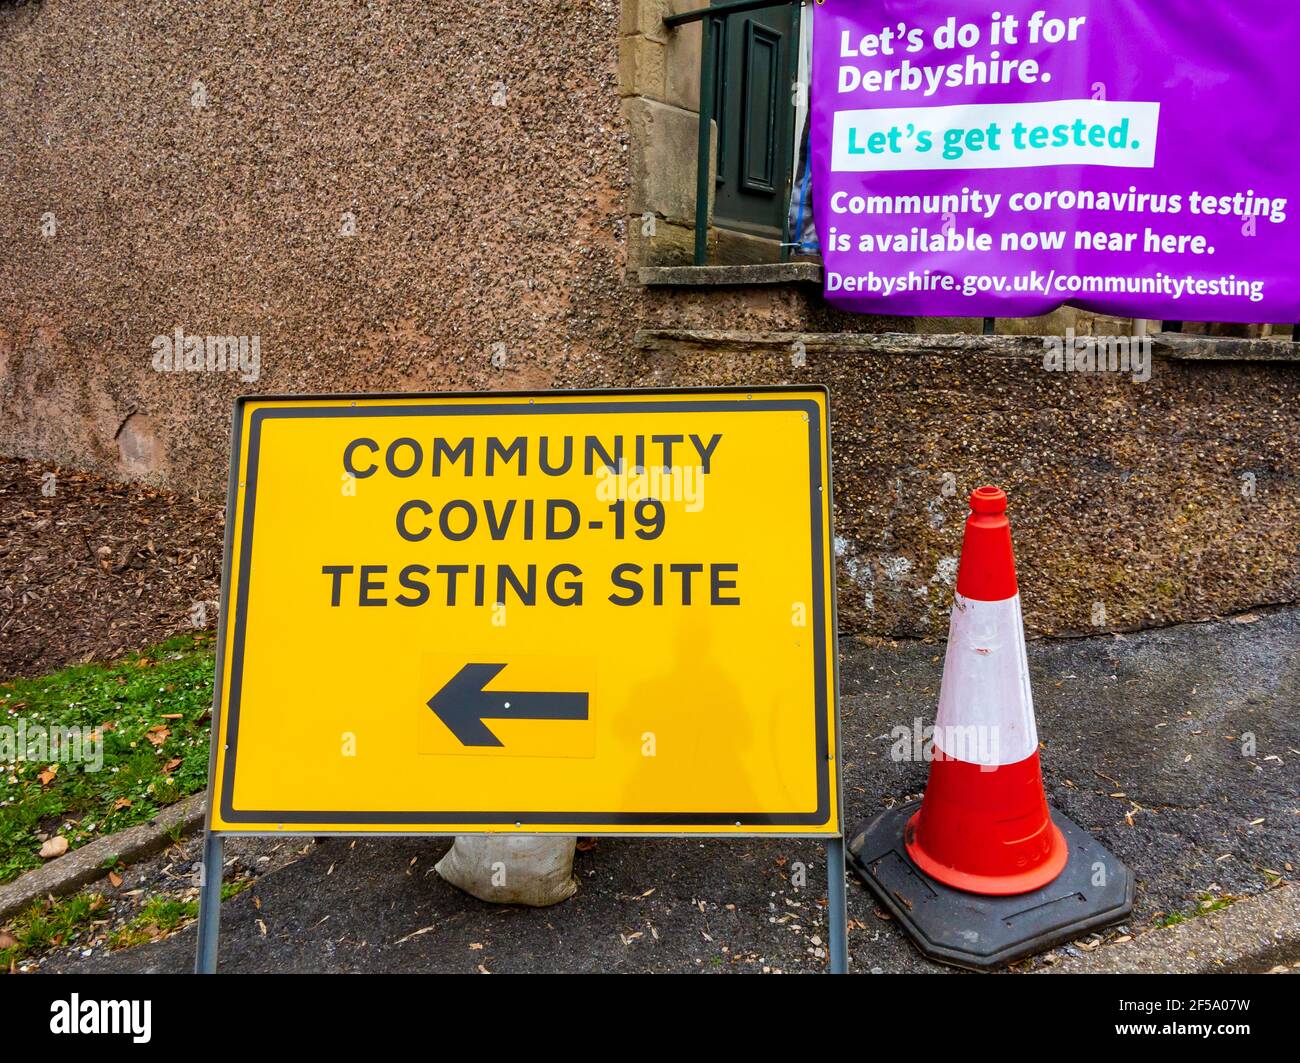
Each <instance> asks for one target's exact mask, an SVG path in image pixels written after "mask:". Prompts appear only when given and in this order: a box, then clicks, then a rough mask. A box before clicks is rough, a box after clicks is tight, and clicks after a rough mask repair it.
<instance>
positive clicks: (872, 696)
mask: <svg viewBox="0 0 1300 1063" xmlns="http://www.w3.org/2000/svg"><path fill="white" fill-rule="evenodd" d="M1298 636H1300V610H1298V609H1294V608H1287V609H1280V610H1273V611H1267V612H1266V611H1260V612H1259V613H1258V614H1253V615H1248V616H1245V617H1238V618H1235V619H1234V620H1232V621H1226V622H1214V623H1205V624H1193V625H1185V626H1182V627H1176V628H1166V629H1161V630H1155V631H1148V632H1143V633H1140V634H1134V635H1129V636H1124V637H1113V636H1106V637H1097V638H1088V639H1074V640H1059V641H1038V642H1034V643H1031V644H1030V648H1029V657H1030V667H1031V672H1032V676H1033V682H1034V696H1035V705H1036V709H1037V715H1038V724H1039V732H1040V738H1041V739H1042V741H1043V743H1044V748H1043V765H1044V772H1045V781H1046V785H1047V791H1048V798H1049V800H1050V801H1051V802H1052V803H1053V804H1054V805H1056V807H1058V808H1059V809H1061V810H1062V811H1063V812H1065V813H1066V814H1067V815H1069V816H1070V817H1072V818H1073V819H1074V820H1075V821H1076V822H1078V823H1080V824H1082V825H1083V826H1084V827H1086V828H1087V829H1089V830H1091V831H1092V832H1093V833H1094V834H1095V835H1096V836H1097V837H1098V838H1099V839H1100V841H1101V842H1102V843H1103V844H1105V845H1107V846H1108V847H1109V848H1110V849H1111V850H1112V851H1113V852H1115V853H1116V855H1118V856H1119V857H1120V858H1121V859H1123V860H1125V861H1127V862H1128V863H1129V865H1130V866H1131V867H1132V868H1133V870H1134V872H1135V874H1136V876H1137V881H1138V890H1137V907H1136V909H1135V911H1134V913H1133V916H1132V918H1131V920H1130V922H1129V923H1128V924H1126V925H1125V926H1123V927H1120V928H1116V929H1112V930H1108V931H1106V932H1105V933H1104V934H1102V935H1096V936H1092V937H1090V938H1089V939H1086V940H1084V941H1082V942H1076V943H1074V944H1072V945H1067V946H1064V947H1063V948H1061V949H1058V950H1055V951H1054V952H1052V953H1049V954H1047V955H1046V956H1045V957H1040V958H1038V959H1036V960H1032V961H1028V962H1027V963H1025V964H1022V965H1021V968H1020V969H1026V970H1033V969H1041V968H1042V967H1043V966H1045V965H1053V964H1058V963H1062V962H1067V961H1069V960H1072V959H1075V958H1077V957H1080V956H1082V955H1086V954H1087V953H1088V952H1089V951H1091V950H1093V949H1095V948H1098V947H1100V948H1101V949H1103V950H1104V949H1108V948H1112V947H1118V946H1113V945H1111V944H1109V943H1110V942H1115V941H1118V940H1121V939H1123V938H1125V937H1129V936H1131V935H1134V934H1139V933H1141V932H1143V931H1145V930H1147V929H1150V928H1152V927H1154V926H1157V925H1158V924H1159V923H1161V922H1163V921H1165V920H1167V919H1168V918H1169V917H1170V916H1171V915H1174V914H1180V915H1190V914H1192V913H1195V912H1196V911H1197V910H1198V909H1199V908H1201V907H1202V905H1203V899H1204V898H1206V897H1211V898H1217V897H1237V896H1244V895H1248V894H1256V893H1260V892H1261V891H1263V890H1265V889H1267V888H1268V887H1270V886H1271V885H1274V884H1275V883H1276V882H1277V880H1278V879H1279V878H1280V879H1283V880H1292V879H1294V877H1295V874H1294V872H1295V865H1296V864H1297V862H1300V844H1298V840H1300V797H1297V791H1298V790H1300V787H1298V785H1297V784H1298V783H1300V712H1297V709H1298V708H1300V637H1298ZM942 652H943V646H942V644H941V643H928V642H904V643H872V644H868V643H865V642H860V641H856V640H844V642H843V643H842V644H841V675H842V685H843V704H842V715H843V740H844V748H845V771H844V776H845V791H846V804H847V807H848V809H849V819H850V826H852V822H853V821H854V820H856V819H858V818H861V817H863V816H866V815H869V814H871V813H873V812H874V811H877V810H879V809H881V808H883V807H886V806H887V805H888V804H890V803H892V802H894V801H897V800H901V799H903V798H904V797H906V796H909V795H914V794H919V793H920V791H921V790H922V789H923V787H924V785H925V778H926V765H925V764H923V763H911V762H897V761H895V760H894V759H892V758H891V756H890V747H891V746H892V745H893V744H894V741H895V739H894V737H892V736H891V731H892V729H893V728H895V727H897V726H911V725H912V721H913V719H914V718H915V717H918V716H919V717H921V718H922V719H923V720H926V721H929V720H932V718H933V715H932V714H933V712H934V705H935V701H936V698H937V693H938V685H939V678H940V669H941V666H942ZM1252 736H1253V743H1254V747H1253V755H1246V754H1247V753H1250V752H1251V748H1250V742H1251V741H1252ZM1243 745H1244V746H1245V752H1243ZM195 844H196V843H195V842H194V841H190V842H188V843H187V848H188V849H189V856H188V857H187V858H185V857H182V856H180V855H178V854H177V853H176V852H175V851H173V852H172V853H171V854H170V857H169V859H171V860H173V861H176V860H180V865H179V866H183V867H185V868H186V869H187V870H188V869H189V865H188V864H186V863H185V859H193V855H194V846H195ZM272 845H278V846H279V848H278V849H275V850H274V853H273V854H272V858H271V859H268V860H265V861H262V862H261V864H260V865H259V862H258V858H259V857H260V856H267V855H268V853H269V852H270V851H271V846H272ZM447 845H448V840H447V839H438V838H429V839H411V838H399V839H377V840H361V839H357V840H351V839H340V838H334V839H325V840H322V841H320V842H318V843H313V842H311V841H310V839H303V840H301V841H294V842H292V843H290V842H289V840H288V839H276V840H275V842H274V843H267V842H265V841H253V840H247V841H245V840H232V841H231V842H230V843H228V847H227V856H228V858H230V857H233V858H235V859H236V860H237V861H238V862H239V864H240V865H242V866H243V868H244V869H245V873H248V869H251V870H252V872H253V873H257V874H258V875H259V877H258V878H257V880H256V883H255V885H254V886H253V887H252V888H251V889H249V890H248V891H246V892H245V893H243V894H241V895H240V896H238V897H236V898H234V899H233V900H231V901H229V902H228V903H227V904H226V905H224V907H223V910H222V925H221V931H222V933H221V963H220V967H221V969H222V970H224V971H326V972H345V971H465V972H474V971H490V972H506V971H700V970H703V971H723V970H745V971H761V970H779V971H786V972H795V971H810V970H819V969H821V968H822V967H823V966H824V963H825V959H824V953H825V949H824V945H825V939H826V927H825V909H824V904H825V865H824V861H823V858H822V854H821V851H820V848H819V846H817V845H815V844H813V843H810V842H805V841H781V840H776V841H749V840H736V841H712V840H708V841H636V840H627V839H600V840H599V841H598V842H597V843H596V844H595V846H594V848H591V849H589V850H588V851H585V852H580V853H579V854H578V857H577V865H576V868H577V875H578V877H579V879H580V882H581V886H580V889H579V892H578V894H577V896H576V897H574V898H573V899H571V900H569V901H567V902H565V903H564V904H562V905H559V906H557V907H554V908H550V909H545V910H528V909H519V908H501V907H495V906H491V905H487V904H483V903H480V902H478V901H475V900H473V899H471V898H468V897H466V896H464V895H462V894H460V893H459V892H457V891H456V890H455V889H453V888H452V887H450V886H448V885H447V884H446V883H444V882H442V881H441V880H440V879H439V878H438V877H437V875H436V874H435V873H434V872H433V865H434V863H435V862H436V860H437V859H438V857H439V856H440V855H441V854H442V852H443V851H444V850H445V849H446V848H447ZM797 863H803V864H805V865H806V866H807V869H808V884H807V887H806V888H803V889H798V888H796V887H795V886H794V885H792V881H791V879H792V875H793V874H794V872H795V871H796V866H795V865H796V864H797ZM268 868H269V870H267V869H268ZM133 871H135V872H136V873H137V877H141V876H143V877H144V878H145V879H146V880H148V879H149V877H150V875H151V874H155V875H156V871H148V870H146V871H140V870H139V869H133ZM131 884H132V880H131V878H130V876H128V883H127V885H128V886H130V885H131ZM182 885H186V883H182ZM119 903H134V901H128V902H120V901H119ZM849 919H850V921H851V922H850V928H851V929H850V951H851V962H852V964H853V969H854V970H856V971H859V972H866V971H876V972H904V971H933V970H942V968H938V967H936V966H934V965H933V964H930V963H929V962H927V961H926V960H924V959H922V958H921V957H920V956H919V954H918V953H917V952H916V951H915V950H914V949H913V948H912V947H911V946H910V945H909V944H908V942H907V940H906V939H905V938H904V937H903V935H902V934H901V932H900V931H899V929H898V928H897V927H896V926H895V925H894V924H893V922H892V921H890V920H888V919H887V918H885V917H884V916H883V913H881V912H880V911H879V910H878V909H877V907H876V905H875V904H874V903H873V902H872V900H871V898H870V897H869V896H868V895H867V893H866V892H865V891H864V890H863V889H862V888H861V887H860V886H859V885H858V883H857V882H856V880H850V883H849ZM193 952H194V930H193V927H192V926H191V927H190V928H188V929H186V930H183V931H181V932H179V933H177V934H175V935H174V936H172V937H170V938H168V939H166V940H163V941H160V942H157V943H154V944H150V945H144V946H140V947H137V948H134V949H129V950H125V951H120V952H113V953H110V952H105V951H103V950H102V949H96V950H95V951H93V952H92V954H91V955H89V956H83V955H81V954H80V951H79V950H65V951H64V952H62V953H60V954H57V955H53V956H50V957H48V958H46V960H45V961H44V963H43V965H42V969H44V970H56V971H72V970H80V971H183V970H188V969H189V968H190V966H191V964H192V962H193ZM1283 958H1284V959H1285V957H1283ZM1297 958H1300V956H1297V957H1291V959H1297Z"/></svg>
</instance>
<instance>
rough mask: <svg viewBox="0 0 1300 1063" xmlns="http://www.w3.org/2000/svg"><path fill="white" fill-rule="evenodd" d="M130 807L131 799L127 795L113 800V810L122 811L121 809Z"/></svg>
mask: <svg viewBox="0 0 1300 1063" xmlns="http://www.w3.org/2000/svg"><path fill="white" fill-rule="evenodd" d="M130 807H131V799H130V798H129V797H119V798H118V799H117V800H116V801H114V802H113V811H114V812H120V811H122V809H124V808H130Z"/></svg>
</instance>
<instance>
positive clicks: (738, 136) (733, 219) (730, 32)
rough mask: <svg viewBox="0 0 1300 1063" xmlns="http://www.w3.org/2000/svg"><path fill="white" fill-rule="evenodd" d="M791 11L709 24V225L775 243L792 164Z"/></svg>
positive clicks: (794, 22)
mask: <svg viewBox="0 0 1300 1063" xmlns="http://www.w3.org/2000/svg"><path fill="white" fill-rule="evenodd" d="M797 12H798V9H797V7H795V6H794V5H785V6H782V7H774V8H769V9H767V10H760V11H753V12H749V13H747V14H744V15H733V16H732V17H731V18H729V19H727V20H726V21H725V30H724V22H723V20H721V19H714V21H713V33H712V38H713V56H714V61H715V63H716V65H715V67H714V69H715V70H717V71H718V77H717V79H716V83H715V85H716V87H715V91H714V95H713V116H714V119H715V121H717V123H718V173H717V193H716V200H715V202H714V209H713V219H714V224H715V225H718V226H721V227H722V228H724V229H735V230H738V231H740V232H744V233H749V234H750V235H753V236H762V237H766V238H768V239H773V240H780V239H781V237H782V232H783V226H784V223H785V215H786V207H787V194H788V183H789V177H790V167H791V164H792V156H793V151H792V147H793V145H792V143H791V140H792V138H793V126H794V103H793V98H792V97H793V86H794V80H795V75H796V70H797V63H798V55H797V53H798V39H797V35H798V13H797Z"/></svg>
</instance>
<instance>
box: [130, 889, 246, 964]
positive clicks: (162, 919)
mask: <svg viewBox="0 0 1300 1063" xmlns="http://www.w3.org/2000/svg"><path fill="white" fill-rule="evenodd" d="M252 884H253V883H252V880H251V879H246V878H245V879H236V880H235V881H234V882H223V883H222V884H221V899H222V900H223V901H228V900H230V898H231V897H234V896H235V895H236V894H239V893H243V892H244V890H246V889H248V887H249V886H251V885H252ZM198 917H199V902H198V901H196V900H189V901H185V900H181V899H180V898H179V897H168V896H166V895H164V896H160V897H150V898H149V900H148V901H147V902H145V906H144V907H143V908H141V909H140V914H139V915H137V916H136V917H135V918H134V919H132V920H131V921H130V922H129V923H127V924H126V925H124V926H120V927H118V928H117V929H116V930H114V931H113V933H111V934H109V936H108V947H109V948H110V949H129V948H133V947H134V946H136V945H143V944H145V943H146V942H148V941H155V940H157V939H158V938H160V937H164V936H165V935H167V934H170V933H171V932H172V931H174V930H179V929H180V928H181V927H183V926H184V925H185V924H186V923H190V922H193V921H194V920H195V919H197V918H198Z"/></svg>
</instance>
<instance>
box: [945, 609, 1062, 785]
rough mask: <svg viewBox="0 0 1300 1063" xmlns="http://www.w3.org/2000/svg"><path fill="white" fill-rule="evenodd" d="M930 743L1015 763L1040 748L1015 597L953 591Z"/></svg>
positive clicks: (982, 759) (987, 761)
mask: <svg viewBox="0 0 1300 1063" xmlns="http://www.w3.org/2000/svg"><path fill="white" fill-rule="evenodd" d="M934 743H935V745H936V746H938V747H939V749H940V750H942V751H943V752H944V753H946V754H947V755H948V756H950V757H953V758H955V759H957V760H963V761H965V762H966V763H968V764H983V765H987V766H989V767H996V766H997V765H1000V764H1015V763H1017V762H1019V761H1022V760H1024V759H1025V758H1026V757H1028V756H1030V755H1032V754H1033V753H1034V751H1035V750H1036V749H1038V729H1037V728H1036V727H1035V726H1034V698H1033V695H1032V694H1031V693H1030V692H1029V662H1028V661H1027V660H1026V658H1025V632H1024V627H1023V626H1022V623H1021V618H1020V595H1018V594H1017V595H1016V596H1015V597H1014V598H1006V599H1004V600H1002V601H1000V602H978V601H975V600H974V599H973V598H963V597H962V596H961V595H960V594H959V595H957V600H956V602H955V603H954V605H953V607H952V620H951V622H950V623H949V625H948V654H947V656H946V657H945V658H944V664H943V686H942V688H941V689H940V691H939V714H938V718H937V719H936V721H935V733H934Z"/></svg>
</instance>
